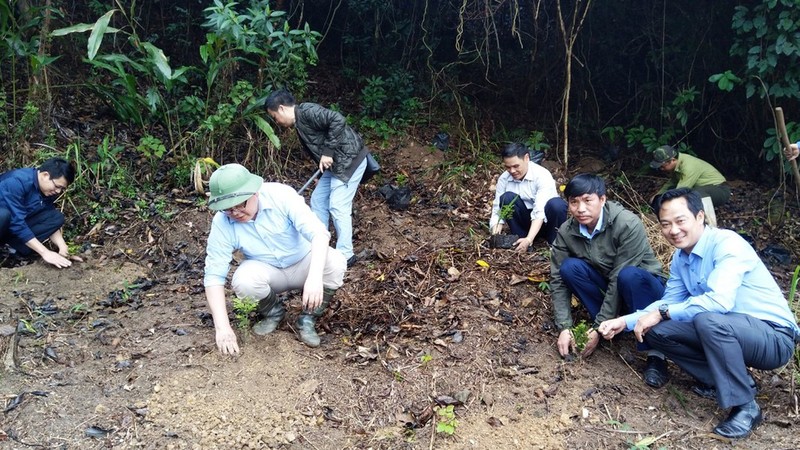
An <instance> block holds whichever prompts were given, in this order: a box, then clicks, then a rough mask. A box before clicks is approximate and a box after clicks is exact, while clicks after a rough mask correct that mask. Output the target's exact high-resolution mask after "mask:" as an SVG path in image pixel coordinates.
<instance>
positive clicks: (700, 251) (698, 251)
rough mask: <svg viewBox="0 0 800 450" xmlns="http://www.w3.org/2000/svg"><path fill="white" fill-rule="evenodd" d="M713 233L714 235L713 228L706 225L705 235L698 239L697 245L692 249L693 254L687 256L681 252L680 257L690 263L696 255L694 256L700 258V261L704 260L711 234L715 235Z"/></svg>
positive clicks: (704, 228)
mask: <svg viewBox="0 0 800 450" xmlns="http://www.w3.org/2000/svg"><path fill="white" fill-rule="evenodd" d="M713 233H714V230H713V229H712V228H711V227H709V226H708V225H705V226H704V227H703V234H701V235H700V239H698V240H697V243H696V244H694V247H693V248H692V252H691V253H690V254H688V255H687V254H686V252H684V251H683V250H681V251H679V252H678V256H679V257H680V258H681V260H682V261H684V262H688V261H689V260H690V258H691V257H692V255H694V256H696V257H698V258H700V259H703V256H705V254H706V251H707V249H708V246H709V241H710V240H711V234H713Z"/></svg>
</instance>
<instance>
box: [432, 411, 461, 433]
mask: <svg viewBox="0 0 800 450" xmlns="http://www.w3.org/2000/svg"><path fill="white" fill-rule="evenodd" d="M436 415H437V416H438V418H437V419H436V432H437V433H444V434H446V435H448V436H452V435H453V434H455V432H456V428H457V427H458V420H456V412H455V411H454V410H453V405H448V406H446V407H439V408H436Z"/></svg>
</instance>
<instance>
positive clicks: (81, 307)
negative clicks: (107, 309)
mask: <svg viewBox="0 0 800 450" xmlns="http://www.w3.org/2000/svg"><path fill="white" fill-rule="evenodd" d="M86 309H87V308H86V305H85V304H84V303H75V304H74V305H72V307H70V308H69V312H70V313H72V314H80V313H83V312H86Z"/></svg>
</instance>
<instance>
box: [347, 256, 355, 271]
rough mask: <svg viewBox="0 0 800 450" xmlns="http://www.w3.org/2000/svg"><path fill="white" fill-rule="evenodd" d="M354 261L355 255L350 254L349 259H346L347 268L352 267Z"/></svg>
mask: <svg viewBox="0 0 800 450" xmlns="http://www.w3.org/2000/svg"><path fill="white" fill-rule="evenodd" d="M356 261H357V258H356V255H353V256H351V257H350V259H348V260H347V268H348V269H349V268H350V267H353V264H355V263H356Z"/></svg>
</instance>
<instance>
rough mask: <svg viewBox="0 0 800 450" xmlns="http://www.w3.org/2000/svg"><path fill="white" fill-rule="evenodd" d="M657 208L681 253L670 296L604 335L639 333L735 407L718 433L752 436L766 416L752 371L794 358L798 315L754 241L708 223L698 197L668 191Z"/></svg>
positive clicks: (698, 389)
mask: <svg viewBox="0 0 800 450" xmlns="http://www.w3.org/2000/svg"><path fill="white" fill-rule="evenodd" d="M658 211H659V222H660V224H661V232H662V234H663V235H664V236H665V237H666V238H667V240H668V241H669V242H670V243H671V244H672V245H673V246H675V248H676V251H675V253H674V255H673V257H672V265H671V269H670V278H669V280H668V281H667V287H666V290H665V292H664V295H663V296H662V298H661V299H660V300H657V301H655V302H653V303H652V304H651V305H649V306H647V307H646V308H644V309H643V310H640V311H636V312H634V313H632V314H628V315H626V316H623V317H619V318H616V319H611V320H608V321H605V322H603V323H602V324H600V327H599V330H598V331H599V332H600V334H601V335H602V336H603V337H604V338H606V339H611V338H613V337H614V335H616V334H618V333H620V332H622V331H624V330H626V329H627V330H633V331H634V334H635V335H636V338H637V339H638V340H639V341H640V342H646V343H647V344H648V345H650V346H651V347H652V348H655V349H658V350H660V351H661V352H663V353H664V355H666V356H667V358H669V359H671V360H672V361H673V362H675V363H676V364H677V365H678V366H679V367H681V368H682V369H683V370H685V371H686V372H687V373H689V374H690V375H691V376H693V377H694V378H695V379H696V380H697V381H698V382H699V383H700V384H699V385H698V386H695V387H694V388H693V389H692V390H693V391H694V392H695V393H697V394H699V395H702V396H706V397H712V396H713V397H715V398H716V400H717V403H719V405H720V407H722V408H731V410H730V414H729V415H728V417H727V418H726V419H725V420H723V421H721V422H720V423H719V424H718V425H717V426H716V427H715V428H714V432H715V433H717V434H719V435H721V436H724V437H727V438H731V439H735V438H743V437H746V436H748V435H749V434H750V432H751V431H752V430H753V428H755V427H756V426H757V425H758V424H759V423H760V422H761V419H762V415H761V409H760V407H759V406H758V403H756V401H755V394H756V386H755V383H754V381H753V379H752V378H751V376H750V375H749V373H748V371H747V367H753V368H756V369H761V370H771V369H775V368H777V367H780V366H783V365H784V364H786V363H787V362H788V361H789V360H790V358H791V357H792V354H793V352H794V342H795V339H796V337H797V336H798V335H800V329H799V328H798V326H797V321H796V319H795V317H794V313H792V311H791V310H790V309H789V305H788V304H787V302H786V299H785V298H784V297H783V294H782V293H781V290H780V288H779V287H778V285H777V283H776V282H775V279H774V278H773V277H772V274H770V273H769V271H768V270H767V268H766V266H765V265H764V263H763V262H762V261H761V259H759V257H758V255H757V254H756V252H755V250H753V248H752V247H751V246H750V244H748V243H747V242H746V241H745V240H744V239H743V238H742V237H741V236H739V235H738V234H737V233H735V232H733V231H730V230H720V229H716V228H710V227H706V226H705V224H704V219H705V212H704V211H703V202H702V200H701V199H700V196H699V195H698V193H697V192H695V191H692V190H690V189H688V188H680V189H673V190H671V191H667V192H666V193H664V195H663V196H662V198H661V203H660V205H659V210H658Z"/></svg>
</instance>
